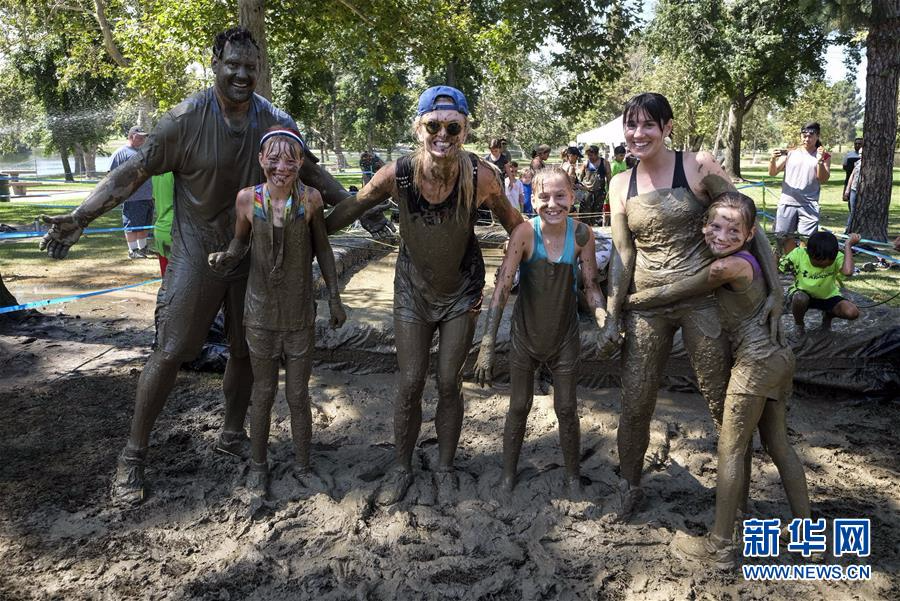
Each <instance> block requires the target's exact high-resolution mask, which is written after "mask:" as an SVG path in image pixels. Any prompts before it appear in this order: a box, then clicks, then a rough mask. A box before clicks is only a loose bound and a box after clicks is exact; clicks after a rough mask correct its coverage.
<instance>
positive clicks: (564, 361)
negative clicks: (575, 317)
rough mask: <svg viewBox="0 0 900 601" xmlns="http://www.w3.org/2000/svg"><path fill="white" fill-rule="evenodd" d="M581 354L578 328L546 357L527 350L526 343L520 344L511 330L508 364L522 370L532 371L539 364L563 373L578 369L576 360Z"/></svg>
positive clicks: (560, 373) (554, 371)
mask: <svg viewBox="0 0 900 601" xmlns="http://www.w3.org/2000/svg"><path fill="white" fill-rule="evenodd" d="M580 355H581V336H580V335H579V333H578V328H575V331H574V333H572V332H570V333H569V334H568V335H567V336H566V339H565V340H563V342H562V344H561V345H560V346H559V347H558V349H557V350H555V351H554V353H553V354H552V355H550V356H547V357H539V356H537V355H536V354H533V353H531V352H529V350H528V345H526V344H522V341H521V339H520V337H519V336H518V335H517V334H516V333H515V332H513V333H512V339H511V340H510V345H509V355H508V360H509V364H510V365H512V366H514V367H516V368H518V369H523V370H531V371H534V370H535V369H536V368H537V367H538V366H539V365H541V364H543V365H546V366H547V369H549V370H550V372H551V373H554V374H559V375H565V374H574V373H576V372H577V371H578V360H579V358H580Z"/></svg>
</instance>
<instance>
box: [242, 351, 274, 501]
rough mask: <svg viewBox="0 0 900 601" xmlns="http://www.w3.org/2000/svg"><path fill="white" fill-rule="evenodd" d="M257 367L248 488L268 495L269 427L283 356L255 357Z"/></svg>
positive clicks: (251, 416) (255, 367)
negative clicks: (272, 357)
mask: <svg viewBox="0 0 900 601" xmlns="http://www.w3.org/2000/svg"><path fill="white" fill-rule="evenodd" d="M250 362H251V364H252V367H253V390H252V393H251V399H252V402H253V411H252V412H251V414H250V454H251V463H250V474H249V476H248V477H247V488H249V489H250V490H252V491H254V492H255V493H258V494H260V495H265V494H266V493H267V491H268V486H269V462H268V454H269V428H270V426H271V423H272V405H273V404H274V403H275V393H276V392H277V391H278V366H279V364H280V360H279V359H267V358H262V357H251V358H250Z"/></svg>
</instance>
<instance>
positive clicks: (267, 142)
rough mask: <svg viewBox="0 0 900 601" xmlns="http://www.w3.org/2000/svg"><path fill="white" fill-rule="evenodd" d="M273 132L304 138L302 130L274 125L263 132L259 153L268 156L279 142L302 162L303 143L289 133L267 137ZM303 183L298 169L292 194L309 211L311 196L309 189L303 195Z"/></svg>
mask: <svg viewBox="0 0 900 601" xmlns="http://www.w3.org/2000/svg"><path fill="white" fill-rule="evenodd" d="M272 132H290V133H291V134H293V135H294V136H297V138H298V139H302V138H301V136H300V132H298V131H297V130H295V129H293V128H291V127H284V126H283V125H273V126H272V127H270V128H269V129H267V130H266V132H265V134H263V142H262V144H261V145H260V148H259V153H260V154H261V155H263V156H264V157H266V156H269V154H270V152H271V151H272V147H273V146H275V145H276V144H278V145H279V147H283V145H287V147H288V148H290V150H289V154H290V156H291V158H292V159H294V160H296V161H299V162H301V163H302V162H303V159H304V158H305V154H304V152H303V143H302V142H298V141H297V140H295V139H294V138H293V137H291V136H287V135H278V134H276V135H272V136H269V137H266V135H267V134H269V133H272ZM266 179H268V178H266ZM302 185H304V184H303V182H302V181H300V172H299V171H298V172H297V179H295V180H294V186H293V188H292V189H291V196H292V197H293V199H294V202H302V203H303V210H304V211H305V212H307V213H308V212H309V210H310V208H309V198H308V196H309V194H308V191H307V192H306V193H304V194H303V195H302V196H301V194H300V186H302Z"/></svg>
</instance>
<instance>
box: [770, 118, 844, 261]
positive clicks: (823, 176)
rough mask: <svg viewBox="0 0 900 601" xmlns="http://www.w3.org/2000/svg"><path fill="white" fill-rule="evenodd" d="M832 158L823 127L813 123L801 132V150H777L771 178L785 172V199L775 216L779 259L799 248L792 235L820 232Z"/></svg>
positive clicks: (779, 203) (782, 189) (771, 165)
mask: <svg viewBox="0 0 900 601" xmlns="http://www.w3.org/2000/svg"><path fill="white" fill-rule="evenodd" d="M829 159H831V155H830V154H829V153H827V152H825V147H824V146H822V143H821V142H820V141H819V124H818V123H815V122H812V123H807V124H806V125H804V126H803V127H802V128H801V130H800V147H799V148H795V149H794V150H791V151H787V150H773V151H772V156H771V158H770V159H769V175H770V176H771V175H777V174H778V173H779V172H780V171H784V182H782V184H781V198H780V199H779V201H778V211H777V212H776V214H775V241H776V244H777V247H778V254H779V256H781V255H784V254H787V253H789V252H790V251H792V250H793V249H794V247H795V246H796V245H797V243H796V241H795V240H794V239H793V238H792V237H791V234H794V233H796V232H800V233H801V234H803V235H804V236H811V235H813V234H814V233H816V231H817V230H818V229H819V193H820V192H821V185H822V184H823V183H824V182H827V181H828V178H829V177H831V164H830V163H829Z"/></svg>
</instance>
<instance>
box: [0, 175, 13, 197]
mask: <svg viewBox="0 0 900 601" xmlns="http://www.w3.org/2000/svg"><path fill="white" fill-rule="evenodd" d="M10 179H11V178H10V177H9V176H8V175H6V174H5V173H0V202H9V180H10Z"/></svg>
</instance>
